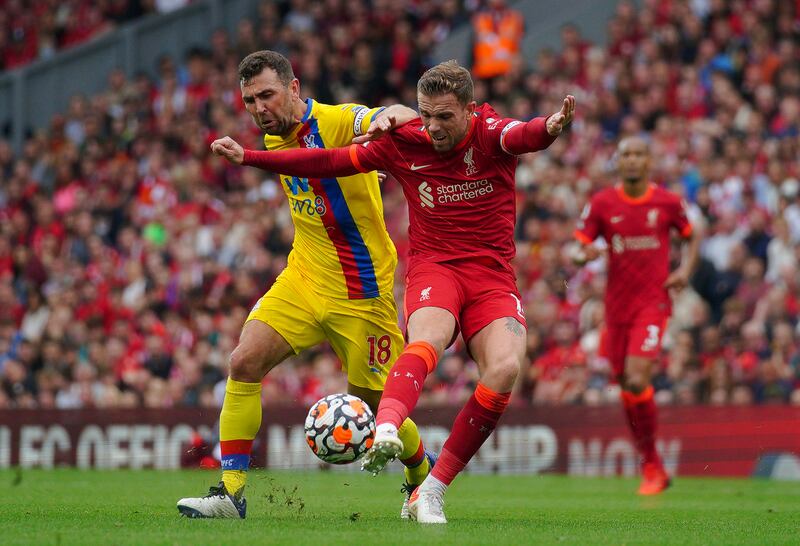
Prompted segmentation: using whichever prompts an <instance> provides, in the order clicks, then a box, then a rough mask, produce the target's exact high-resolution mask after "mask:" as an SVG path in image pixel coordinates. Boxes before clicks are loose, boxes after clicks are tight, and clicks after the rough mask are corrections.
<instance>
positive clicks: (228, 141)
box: [211, 136, 244, 165]
mask: <svg viewBox="0 0 800 546" xmlns="http://www.w3.org/2000/svg"><path fill="white" fill-rule="evenodd" d="M211 151H212V152H214V153H215V154H217V155H221V156H222V157H224V158H225V159H227V160H228V161H230V162H231V163H235V164H236V165H241V164H242V161H244V148H242V146H241V144H239V143H238V142H236V141H235V140H233V139H232V138H231V137H228V136H226V137H222V138H218V139H217V140H215V141H214V142H212V143H211Z"/></svg>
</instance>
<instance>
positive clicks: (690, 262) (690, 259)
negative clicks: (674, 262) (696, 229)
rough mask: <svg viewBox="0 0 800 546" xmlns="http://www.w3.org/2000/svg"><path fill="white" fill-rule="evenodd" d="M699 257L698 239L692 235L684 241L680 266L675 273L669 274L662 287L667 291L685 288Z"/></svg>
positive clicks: (695, 235)
mask: <svg viewBox="0 0 800 546" xmlns="http://www.w3.org/2000/svg"><path fill="white" fill-rule="evenodd" d="M699 255H700V238H699V237H698V236H697V234H695V233H692V234H691V235H689V237H688V238H686V239H685V245H684V248H683V256H682V258H681V264H680V265H679V266H678V268H677V269H675V271H673V272H672V273H670V274H669V276H668V277H667V280H666V282H665V283H664V287H665V288H667V289H670V288H674V289H677V290H681V289H683V288H685V287H686V286H687V285H688V284H689V279H690V278H691V276H692V273H693V272H694V269H695V267H697V260H698V259H699Z"/></svg>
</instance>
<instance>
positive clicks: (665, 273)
mask: <svg viewBox="0 0 800 546" xmlns="http://www.w3.org/2000/svg"><path fill="white" fill-rule="evenodd" d="M617 154H618V155H617V157H618V163H617V168H618V171H619V174H620V176H621V178H622V183H621V184H619V185H617V186H615V187H613V188H607V189H605V190H603V191H601V192H599V193H597V194H596V195H595V196H594V197H593V198H592V200H591V201H590V203H589V204H588V205H587V206H586V209H585V210H584V211H583V214H582V215H581V219H580V220H579V222H578V225H577V230H576V231H575V238H576V239H577V240H578V241H579V242H580V243H581V244H582V248H581V250H580V252H579V253H578V255H577V256H576V261H577V262H579V263H585V262H587V261H591V260H594V259H595V258H597V257H598V256H600V254H601V251H600V250H599V249H598V248H597V247H596V246H594V245H593V244H592V243H593V241H594V240H595V239H596V238H597V237H599V236H602V237H603V238H604V239H605V240H606V242H607V243H608V247H609V250H608V282H607V288H606V298H605V306H606V331H605V335H604V336H603V342H602V345H603V349H604V352H605V354H606V356H608V358H609V360H610V361H611V365H612V367H613V368H614V373H615V374H616V375H617V377H618V380H619V381H620V384H621V385H622V389H623V390H622V403H623V405H624V407H625V414H626V416H627V418H628V424H629V425H630V429H631V432H632V433H633V437H634V440H635V443H636V446H637V448H638V449H639V452H640V453H641V455H642V459H643V461H642V476H643V479H642V483H641V486H640V487H639V493H640V494H642V495H654V494H657V493H660V492H661V491H663V490H664V489H666V488H667V487H668V486H669V477H668V476H667V473H666V472H665V470H664V467H663V465H662V463H661V459H660V457H659V455H658V453H657V452H656V448H655V433H656V420H657V418H656V406H655V402H654V401H653V387H652V385H651V377H652V374H653V364H654V361H655V358H656V357H657V356H658V354H659V351H660V350H661V338H662V336H663V334H664V327H665V325H666V322H667V319H668V318H669V315H670V312H671V301H670V296H669V290H670V289H677V290H680V289H682V288H683V287H685V286H686V285H687V283H688V281H689V276H690V274H691V272H692V270H693V268H694V266H695V263H696V262H697V255H698V246H699V241H698V238H697V237H696V236H695V235H694V233H693V231H692V225H691V224H690V223H689V221H688V219H687V217H686V210H685V208H684V204H683V202H682V200H681V198H680V197H679V196H677V195H675V194H673V193H670V192H668V191H666V190H663V189H661V188H659V187H657V186H656V185H655V184H654V183H652V182H650V180H649V178H648V174H649V168H650V149H649V147H648V144H647V142H645V140H644V139H642V138H640V137H629V138H625V139H623V140H622V141H621V142H620V143H619V146H618V148H617ZM672 228H675V230H676V231H678V233H679V234H680V235H681V237H683V239H684V241H685V243H686V248H685V253H684V257H683V260H682V261H681V265H680V267H678V268H677V269H675V270H674V271H673V272H672V273H670V271H669V267H670V263H669V261H670V260H669V253H670V252H669V251H670V231H671V229H672Z"/></svg>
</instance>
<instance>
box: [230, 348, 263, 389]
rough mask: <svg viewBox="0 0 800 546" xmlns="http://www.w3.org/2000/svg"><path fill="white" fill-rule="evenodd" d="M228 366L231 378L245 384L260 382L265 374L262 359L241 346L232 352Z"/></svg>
mask: <svg viewBox="0 0 800 546" xmlns="http://www.w3.org/2000/svg"><path fill="white" fill-rule="evenodd" d="M228 365H229V368H230V369H229V373H230V376H231V378H233V379H234V380H236V381H243V382H245V383H256V382H258V381H261V379H262V378H263V377H264V374H265V373H266V369H265V366H264V360H263V358H261V357H260V355H258V354H257V353H256V352H255V351H253V350H251V349H249V348H248V347H246V346H244V345H242V344H239V345H237V346H236V348H235V349H234V350H233V352H232V353H231V356H230V359H229V361H228Z"/></svg>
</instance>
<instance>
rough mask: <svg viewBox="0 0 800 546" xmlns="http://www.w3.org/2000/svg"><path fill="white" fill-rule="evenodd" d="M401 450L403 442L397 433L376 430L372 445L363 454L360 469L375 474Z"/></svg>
mask: <svg viewBox="0 0 800 546" xmlns="http://www.w3.org/2000/svg"><path fill="white" fill-rule="evenodd" d="M402 452H403V442H402V441H401V440H400V438H398V437H397V433H396V432H395V433H394V434H392V433H390V432H378V433H377V434H375V441H374V442H373V443H372V447H371V448H370V449H369V451H367V453H366V455H364V460H363V461H362V462H361V470H363V471H365V472H370V473H372V475H373V476H377V475H378V474H379V473H380V472H381V471H382V470H383V469H384V468H386V465H387V464H389V463H390V462H392V461H394V460H395V459H396V458H397V457H398V456H399V455H400V454H401V453H402Z"/></svg>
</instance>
